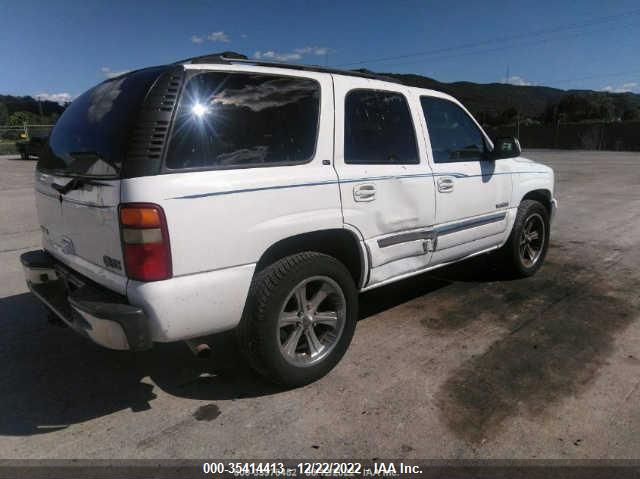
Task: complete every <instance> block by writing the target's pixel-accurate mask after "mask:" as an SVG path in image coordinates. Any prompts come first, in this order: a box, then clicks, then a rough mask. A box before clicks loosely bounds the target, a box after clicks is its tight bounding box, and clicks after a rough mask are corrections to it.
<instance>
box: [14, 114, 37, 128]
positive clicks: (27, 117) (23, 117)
mask: <svg viewBox="0 0 640 479" xmlns="http://www.w3.org/2000/svg"><path fill="white" fill-rule="evenodd" d="M38 121H39V117H38V115H36V114H35V113H31V112H29V111H16V112H14V113H12V114H11V115H10V116H9V125H10V126H22V125H24V124H25V123H27V124H32V125H33V124H37V123H38Z"/></svg>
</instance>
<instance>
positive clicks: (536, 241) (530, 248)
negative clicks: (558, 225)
mask: <svg viewBox="0 0 640 479" xmlns="http://www.w3.org/2000/svg"><path fill="white" fill-rule="evenodd" d="M545 234H546V231H545V225H544V219H543V218H542V216H540V214H538V213H534V214H532V215H531V216H529V217H528V218H527V219H526V220H525V222H524V226H523V227H522V233H521V235H520V242H519V245H518V251H519V253H520V261H522V264H523V265H524V266H525V267H526V268H531V267H532V266H533V265H535V264H536V263H537V262H538V260H539V259H540V256H541V255H542V251H543V249H544V242H545Z"/></svg>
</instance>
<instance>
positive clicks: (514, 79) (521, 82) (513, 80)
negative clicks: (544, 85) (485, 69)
mask: <svg viewBox="0 0 640 479" xmlns="http://www.w3.org/2000/svg"><path fill="white" fill-rule="evenodd" d="M502 83H508V84H509V85H517V86H531V85H532V83H531V82H530V81H527V80H525V79H524V78H522V77H520V76H517V75H513V76H510V77H509V78H503V79H502Z"/></svg>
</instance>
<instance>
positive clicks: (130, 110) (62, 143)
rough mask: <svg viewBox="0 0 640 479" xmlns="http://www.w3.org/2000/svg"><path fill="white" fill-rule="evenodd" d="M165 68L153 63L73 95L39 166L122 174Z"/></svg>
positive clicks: (62, 170)
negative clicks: (143, 107) (133, 134)
mask: <svg viewBox="0 0 640 479" xmlns="http://www.w3.org/2000/svg"><path fill="white" fill-rule="evenodd" d="M165 70H166V67H156V68H147V69H144V70H138V71H135V72H132V73H129V74H127V75H123V76H119V77H117V78H114V79H112V80H108V81H105V82H103V83H100V84H99V85H98V86H96V87H94V88H92V89H91V90H89V91H87V92H86V93H83V94H82V95H80V96H79V97H78V98H76V99H75V100H73V102H72V103H71V105H69V106H68V107H67V109H66V110H65V111H64V113H63V114H62V116H61V117H60V119H58V121H57V123H56V126H55V127H54V128H53V131H52V132H51V136H50V138H49V142H48V144H47V146H46V148H44V149H43V152H42V154H41V156H40V160H39V161H38V170H40V171H48V172H54V173H57V174H62V175H74V176H75V175H84V176H109V177H113V176H118V175H119V174H120V171H121V169H122V163H123V161H125V157H126V150H127V145H128V139H129V133H130V131H131V129H132V128H133V126H134V123H135V121H136V119H137V116H138V112H139V110H140V106H141V104H142V102H143V100H144V97H145V95H146V94H147V91H148V90H149V88H151V85H152V84H153V82H154V81H155V80H156V79H157V78H158V76H159V75H160V74H162V73H163V71H165Z"/></svg>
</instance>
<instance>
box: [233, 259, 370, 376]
mask: <svg viewBox="0 0 640 479" xmlns="http://www.w3.org/2000/svg"><path fill="white" fill-rule="evenodd" d="M303 295H304V297H303ZM314 301H315V302H314ZM304 311H306V313H304ZM334 317H335V321H334ZM357 317H358V294H357V290H356V286H355V283H354V281H353V278H352V277H351V274H350V273H349V271H348V270H347V268H346V267H345V266H344V265H343V264H342V263H341V262H339V261H338V260H336V259H335V258H333V257H331V256H328V255H325V254H320V253H315V252H303V253H299V254H295V255H292V256H287V257H285V258H283V259H281V260H279V261H277V262H275V263H273V264H271V265H270V266H268V267H267V268H265V269H264V270H262V271H260V272H258V273H257V274H256V276H255V277H254V279H253V282H252V284H251V288H250V291H249V297H248V298H247V304H246V306H245V310H244V314H243V318H242V321H241V322H240V326H239V328H238V331H237V332H238V340H239V343H240V349H241V350H242V351H243V353H244V355H245V356H246V357H247V359H248V361H249V364H250V365H251V367H252V368H253V369H255V370H256V371H258V372H259V373H260V374H262V375H264V376H266V377H267V378H269V379H270V380H272V381H274V382H276V383H278V384H281V385H283V386H287V387H298V386H302V385H305V384H308V383H311V382H313V381H315V380H317V379H319V378H321V377H322V376H324V375H325V374H327V373H328V372H329V371H331V369H333V367H334V366H335V365H336V364H337V363H338V361H340V359H341V358H342V356H343V355H344V353H345V352H346V350H347V348H348V346H349V344H350V343H351V339H352V338H353V333H354V331H355V327H356V322H357Z"/></svg>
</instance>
